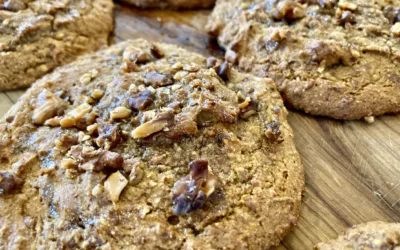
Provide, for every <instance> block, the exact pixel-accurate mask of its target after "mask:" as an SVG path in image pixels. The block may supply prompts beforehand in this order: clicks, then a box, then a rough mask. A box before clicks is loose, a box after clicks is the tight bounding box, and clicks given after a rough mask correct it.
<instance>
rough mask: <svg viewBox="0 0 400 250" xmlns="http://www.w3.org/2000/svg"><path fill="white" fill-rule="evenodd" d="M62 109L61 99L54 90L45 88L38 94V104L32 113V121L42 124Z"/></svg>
mask: <svg viewBox="0 0 400 250" xmlns="http://www.w3.org/2000/svg"><path fill="white" fill-rule="evenodd" d="M61 109H62V104H61V101H60V100H59V99H57V97H56V96H55V95H54V94H53V93H52V92H50V91H48V90H47V89H45V90H43V91H42V92H41V93H40V94H39V96H38V100H37V104H36V107H35V109H34V111H33V115H32V121H33V123H35V124H39V125H41V124H43V123H44V122H45V121H46V120H48V119H50V118H53V117H54V116H56V115H57V113H58V112H59V110H61Z"/></svg>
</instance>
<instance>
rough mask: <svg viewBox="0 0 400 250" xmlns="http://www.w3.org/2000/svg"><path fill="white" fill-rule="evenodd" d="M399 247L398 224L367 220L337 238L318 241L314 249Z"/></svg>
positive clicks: (372, 249)
mask: <svg viewBox="0 0 400 250" xmlns="http://www.w3.org/2000/svg"><path fill="white" fill-rule="evenodd" d="M399 247H400V224H398V223H386V222H380V221H376V222H368V223H365V224H360V225H357V226H353V227H352V228H349V229H347V230H346V232H344V233H343V234H342V235H340V236H339V237H338V238H337V239H335V240H331V241H329V242H327V243H319V244H318V245H316V246H315V247H314V249H315V250H333V249H341V250H351V249H371V250H390V249H398V248H399Z"/></svg>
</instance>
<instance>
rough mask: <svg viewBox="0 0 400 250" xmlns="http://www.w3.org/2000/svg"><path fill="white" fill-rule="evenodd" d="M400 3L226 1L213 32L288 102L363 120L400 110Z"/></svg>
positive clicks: (212, 23)
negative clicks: (272, 84) (269, 79)
mask: <svg viewBox="0 0 400 250" xmlns="http://www.w3.org/2000/svg"><path fill="white" fill-rule="evenodd" d="M399 7H400V2H399V1H397V0H395V1H378V0H353V1H351V0H339V1H337V0H254V1H248V0H219V1H218V2H217V4H216V7H215V9H214V12H213V14H212V16H211V18H210V20H209V24H208V29H209V30H210V31H211V32H213V33H214V34H216V35H218V36H219V37H218V39H219V42H220V44H221V45H222V46H223V47H225V48H226V50H227V52H226V59H227V60H230V61H231V62H235V63H237V65H239V67H240V68H241V69H243V70H246V71H249V72H253V73H256V74H257V75H259V76H269V77H271V78H273V79H274V81H275V82H276V84H277V86H278V89H279V90H280V92H281V94H282V96H283V98H284V100H285V102H286V104H287V105H288V106H290V107H294V108H296V109H300V110H304V111H305V112H306V113H310V114H313V115H323V116H329V117H333V118H336V119H359V118H362V117H366V116H371V115H381V114H385V113H391V112H398V111H400V63H399V59H400V38H399V36H400V23H399V22H398V21H400V8H399Z"/></svg>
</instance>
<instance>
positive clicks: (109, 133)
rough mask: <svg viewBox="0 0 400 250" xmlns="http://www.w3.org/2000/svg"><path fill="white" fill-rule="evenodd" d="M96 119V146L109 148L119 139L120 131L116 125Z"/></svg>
mask: <svg viewBox="0 0 400 250" xmlns="http://www.w3.org/2000/svg"><path fill="white" fill-rule="evenodd" d="M97 121H98V127H97V132H98V134H99V137H98V138H97V139H96V144H97V146H99V147H104V148H105V149H110V148H112V147H114V146H116V145H117V144H118V143H119V141H120V139H121V133H120V129H119V128H118V126H117V125H113V124H111V123H108V122H104V121H102V120H100V119H98V120H97Z"/></svg>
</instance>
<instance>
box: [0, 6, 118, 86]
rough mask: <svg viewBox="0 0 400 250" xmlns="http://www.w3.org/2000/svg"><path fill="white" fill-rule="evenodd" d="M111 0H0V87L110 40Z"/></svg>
mask: <svg viewBox="0 0 400 250" xmlns="http://www.w3.org/2000/svg"><path fill="white" fill-rule="evenodd" d="M112 29H113V2H112V1H111V0H55V1H53V0H52V1H50V0H0V91H1V90H11V89H17V88H24V87H28V86H30V85H31V84H32V83H33V82H34V81H35V80H37V79H38V78H40V77H42V76H43V75H45V74H46V73H48V72H50V71H51V70H53V69H54V68H56V67H57V66H60V65H62V64H65V63H68V62H71V61H72V60H74V59H76V57H77V56H78V55H80V54H83V53H84V52H89V51H95V50H97V49H100V48H101V47H103V46H104V47H105V46H107V45H108V36H109V34H110V32H111V31H112Z"/></svg>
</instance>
